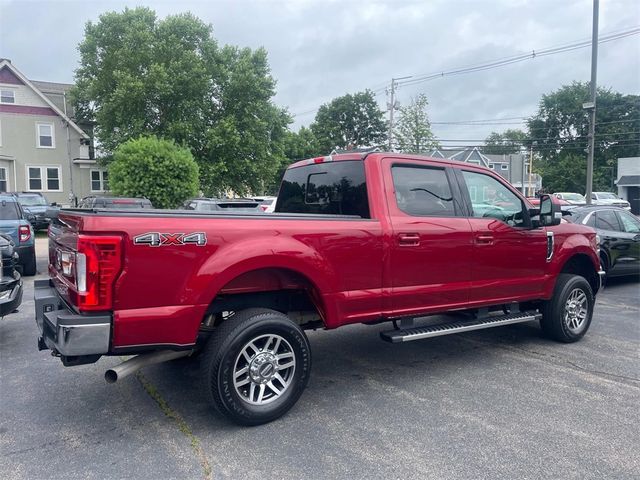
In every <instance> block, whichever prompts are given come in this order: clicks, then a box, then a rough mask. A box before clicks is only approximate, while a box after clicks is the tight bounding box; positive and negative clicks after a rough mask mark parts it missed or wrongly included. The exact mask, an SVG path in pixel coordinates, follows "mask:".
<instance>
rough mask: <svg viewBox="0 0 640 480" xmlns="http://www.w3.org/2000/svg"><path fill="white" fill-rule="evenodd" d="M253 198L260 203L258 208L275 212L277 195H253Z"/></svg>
mask: <svg viewBox="0 0 640 480" xmlns="http://www.w3.org/2000/svg"><path fill="white" fill-rule="evenodd" d="M252 200H255V201H256V202H259V203H260V205H259V206H258V208H259V209H260V210H261V211H263V212H264V213H273V211H274V210H275V208H276V200H277V197H252Z"/></svg>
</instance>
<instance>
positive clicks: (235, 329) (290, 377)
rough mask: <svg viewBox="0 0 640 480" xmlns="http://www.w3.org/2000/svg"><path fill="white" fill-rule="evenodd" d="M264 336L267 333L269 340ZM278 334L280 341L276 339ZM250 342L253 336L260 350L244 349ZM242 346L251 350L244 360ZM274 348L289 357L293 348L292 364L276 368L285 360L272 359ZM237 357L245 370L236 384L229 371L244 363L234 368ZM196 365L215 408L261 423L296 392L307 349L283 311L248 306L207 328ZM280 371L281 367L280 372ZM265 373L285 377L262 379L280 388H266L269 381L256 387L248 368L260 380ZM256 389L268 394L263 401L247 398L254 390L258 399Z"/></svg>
mask: <svg viewBox="0 0 640 480" xmlns="http://www.w3.org/2000/svg"><path fill="white" fill-rule="evenodd" d="M265 337H266V338H265ZM270 337H273V343H272V344H271V345H269V342H270V341H271V340H272V339H271V338H270ZM278 337H279V338H280V339H281V341H280V342H278V343H277V344H276V343H275V342H276V341H277V338H278ZM282 340H284V342H282ZM250 342H255V345H256V346H258V347H259V346H260V345H262V346H263V348H264V351H263V348H259V351H257V350H253V349H251V350H247V348H249V344H250ZM262 342H266V343H262ZM275 345H278V346H279V347H277V348H276V350H275V351H272V350H269V348H268V347H269V346H271V347H274V346H275ZM289 349H290V350H289ZM243 351H245V352H247V351H255V354H254V355H253V356H250V360H251V362H250V363H249V361H248V360H246V359H247V357H245V356H243V355H242V352H243ZM277 352H284V353H281V355H283V356H286V357H287V358H291V357H292V356H291V354H293V357H292V358H293V361H294V365H293V366H292V367H288V368H287V369H285V370H279V369H280V368H283V367H284V366H285V365H286V364H288V363H291V361H287V362H286V363H284V364H283V365H282V366H281V365H280V362H281V360H280V359H279V358H278V360H274V358H275V355H272V353H274V354H275V353H277ZM243 362H244V364H246V365H245V367H244V368H246V369H247V372H246V376H245V375H242V376H238V375H235V376H236V377H238V378H239V379H240V380H238V383H242V382H246V380H247V379H248V380H249V382H248V383H247V384H246V386H245V385H243V386H241V387H240V386H238V387H236V385H235V384H234V374H235V372H236V371H238V372H239V371H240V370H243V369H244V368H240V365H243ZM274 362H275V363H274ZM266 364H271V365H272V367H271V368H269V367H267V365H266ZM275 365H277V366H275ZM200 368H201V375H202V385H203V387H204V391H205V395H206V396H207V398H208V399H209V400H210V401H211V402H212V403H213V405H214V406H215V407H216V409H217V410H218V411H219V412H220V413H221V414H223V415H224V416H226V417H227V418H229V419H230V420H232V421H234V422H236V423H238V424H240V425H261V424H263V423H268V422H271V421H273V420H275V419H276V418H278V417H281V416H282V415H284V414H285V413H286V412H287V411H289V409H290V408H291V407H293V405H294V404H295V403H296V401H297V400H298V398H300V395H302V392H303V391H304V389H305V387H306V386H307V382H308V381H309V374H310V371H311V349H310V347H309V341H308V340H307V336H306V335H305V334H304V332H303V331H302V329H301V328H300V327H299V326H298V325H296V324H295V323H294V322H292V321H291V320H290V319H289V318H288V317H287V316H286V315H284V314H282V313H280V312H276V311H274V310H268V309H258V308H251V309H247V310H243V311H240V312H238V313H236V314H235V315H233V316H232V317H231V318H229V319H227V320H226V321H225V322H224V323H222V324H221V325H220V326H219V327H218V328H217V329H216V330H215V331H214V332H213V334H212V335H211V338H210V339H209V340H208V342H207V345H206V346H205V348H204V351H203V354H202V357H201V363H200ZM263 368H264V370H265V371H266V370H269V371H268V372H266V375H267V376H265V377H262V375H263ZM280 371H282V372H283V373H282V374H280ZM251 372H253V373H251ZM271 373H273V374H274V375H276V374H277V375H280V379H286V382H285V383H286V385H285V383H281V382H280V380H279V379H276V380H275V383H274V380H273V379H274V378H275V377H270V378H271V380H270V381H269V382H268V383H269V384H271V385H273V386H275V387H276V388H280V393H279V394H276V393H275V390H271V387H268V386H265V387H262V385H260V383H257V382H256V381H253V380H251V374H255V375H256V377H257V378H259V379H260V381H261V382H266V380H267V378H268V375H269V374H271ZM283 386H284V388H281V387H283ZM250 388H251V389H252V390H251V396H252V398H251V400H250V399H249V390H250ZM255 389H258V392H255ZM260 389H262V390H260ZM267 389H268V391H267ZM260 391H263V392H265V393H264V395H266V396H269V395H270V396H271V397H270V398H266V399H265V400H263V401H265V402H268V403H264V404H255V403H252V401H253V399H254V398H255V395H254V393H258V395H260V396H259V397H258V398H257V401H260V398H261V397H262V393H260Z"/></svg>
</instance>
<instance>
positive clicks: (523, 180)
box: [429, 147, 542, 196]
mask: <svg viewBox="0 0 640 480" xmlns="http://www.w3.org/2000/svg"><path fill="white" fill-rule="evenodd" d="M429 156H430V157H435V158H448V159H450V160H459V161H461V162H466V163H473V164H475V165H481V166H483V167H487V168H490V169H492V170H495V172H496V173H497V174H499V175H501V176H502V177H504V178H505V179H506V180H507V181H508V182H509V183H511V185H513V186H514V187H516V188H517V189H518V190H520V191H521V192H523V193H524V194H525V195H527V196H533V195H535V192H537V191H538V190H540V189H541V188H542V177H541V176H540V175H539V174H537V173H532V174H531V179H529V161H530V157H529V155H527V154H526V153H512V154H508V155H492V154H486V153H482V151H481V150H480V149H479V148H478V147H467V148H440V149H436V150H433V151H431V152H430V153H429ZM523 186H524V188H523Z"/></svg>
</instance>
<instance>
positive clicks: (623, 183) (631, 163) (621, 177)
mask: <svg viewBox="0 0 640 480" xmlns="http://www.w3.org/2000/svg"><path fill="white" fill-rule="evenodd" d="M616 185H617V186H618V196H619V197H620V198H624V199H625V200H626V201H627V202H629V203H630V204H631V211H632V212H633V213H635V214H636V215H640V157H626V158H619V159H618V180H617V181H616Z"/></svg>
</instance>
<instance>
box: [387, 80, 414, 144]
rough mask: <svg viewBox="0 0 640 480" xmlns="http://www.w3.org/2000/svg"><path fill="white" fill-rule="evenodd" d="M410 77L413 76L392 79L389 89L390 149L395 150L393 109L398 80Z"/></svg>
mask: <svg viewBox="0 0 640 480" xmlns="http://www.w3.org/2000/svg"><path fill="white" fill-rule="evenodd" d="M409 78H411V76H408V77H399V78H392V79H391V89H390V90H389V97H390V98H389V100H390V102H389V103H388V104H387V108H388V109H389V134H388V135H387V136H388V137H389V151H392V150H393V111H394V110H395V108H396V97H395V94H396V87H397V86H398V83H397V82H398V81H399V80H407V79H409Z"/></svg>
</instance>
